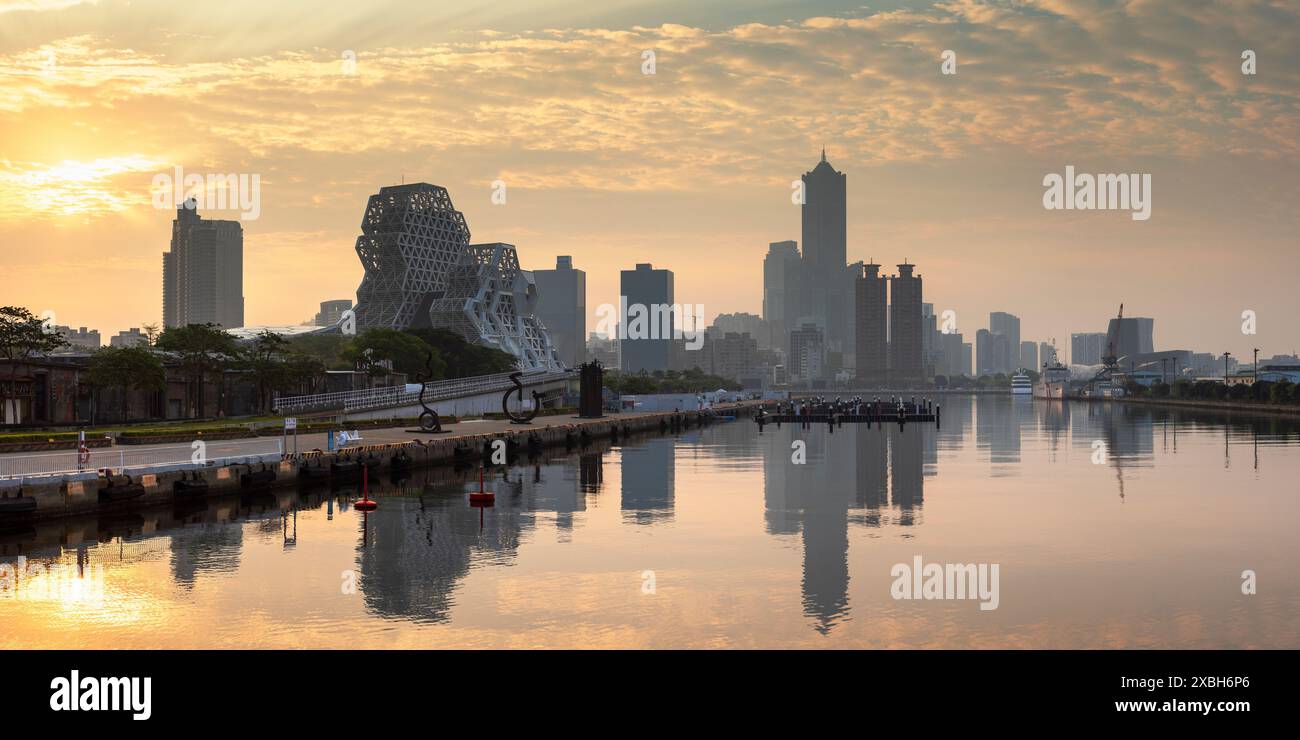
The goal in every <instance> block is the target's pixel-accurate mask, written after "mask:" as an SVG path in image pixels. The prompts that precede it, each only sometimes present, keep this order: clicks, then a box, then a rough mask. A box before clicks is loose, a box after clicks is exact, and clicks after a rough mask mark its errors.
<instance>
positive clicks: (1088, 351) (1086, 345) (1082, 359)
mask: <svg viewBox="0 0 1300 740" xmlns="http://www.w3.org/2000/svg"><path fill="white" fill-rule="evenodd" d="M1105 350H1106V333H1105V332H1100V331H1093V332H1080V333H1076V334H1071V335H1070V362H1071V363H1073V364H1075V365H1100V364H1101V356H1102V353H1103V352H1105Z"/></svg>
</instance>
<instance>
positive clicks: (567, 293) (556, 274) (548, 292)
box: [533, 255, 587, 367]
mask: <svg viewBox="0 0 1300 740" xmlns="http://www.w3.org/2000/svg"><path fill="white" fill-rule="evenodd" d="M533 279H534V280H536V281H537V293H538V297H537V318H538V319H540V320H541V322H542V324H543V325H545V326H546V328H547V329H548V330H549V331H550V334H551V341H552V342H554V344H555V351H556V352H558V353H559V355H560V359H561V360H562V361H563V362H564V364H565V365H568V366H569V367H577V366H578V365H581V364H582V363H583V362H585V361H586V358H587V347H586V337H587V273H585V272H583V271H582V270H578V269H575V268H574V267H573V258H572V257H570V256H567V255H562V256H559V257H556V258H555V269H554V270H533Z"/></svg>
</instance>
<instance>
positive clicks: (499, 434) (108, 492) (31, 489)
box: [0, 401, 762, 527]
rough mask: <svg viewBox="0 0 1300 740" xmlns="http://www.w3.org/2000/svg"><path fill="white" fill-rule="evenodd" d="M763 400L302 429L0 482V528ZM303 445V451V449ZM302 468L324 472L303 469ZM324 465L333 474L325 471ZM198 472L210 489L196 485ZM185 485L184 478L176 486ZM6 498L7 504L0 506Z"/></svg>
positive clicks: (734, 409)
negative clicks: (436, 425)
mask: <svg viewBox="0 0 1300 740" xmlns="http://www.w3.org/2000/svg"><path fill="white" fill-rule="evenodd" d="M760 405H762V404H761V402H759V401H745V402H740V403H734V404H721V405H718V406H715V407H714V408H713V409H710V410H707V411H683V412H662V413H656V412H645V413H636V412H633V413H620V414H611V415H608V416H605V417H602V418H599V419H582V418H579V417H577V416H575V415H564V416H545V417H539V418H537V419H535V420H534V422H533V423H532V424H512V423H511V422H509V421H508V420H484V421H463V422H459V423H457V424H455V425H454V427H453V428H451V429H449V430H447V432H446V433H444V434H437V435H431V434H427V433H424V432H420V431H413V430H409V429H401V428H395V429H366V430H365V431H364V433H363V440H362V442H363V443H362V444H360V445H356V446H351V447H346V448H343V449H341V450H336V451H334V452H327V451H325V450H324V449H323V448H324V447H325V446H326V437H325V435H324V434H310V435H303V436H302V437H300V438H299V439H298V445H299V447H298V449H299V452H297V453H287V454H284V455H272V456H261V457H250V458H248V459H247V460H245V461H241V462H238V463H232V464H223V465H220V466H217V465H206V466H205V465H184V466H182V465H169V466H160V467H159V468H157V469H152V470H150V469H146V470H144V471H138V470H133V471H131V475H129V476H127V475H112V476H104V475H101V474H99V473H96V472H87V473H79V474H75V475H67V476H57V477H54V476H51V477H49V478H48V479H41V478H29V479H26V480H23V481H22V482H21V483H19V482H18V481H5V482H4V483H3V484H0V527H2V526H4V525H5V524H9V523H15V522H30V521H38V520H44V519H51V518H57V517H64V516H76V515H82V514H93V513H99V512H105V511H114V510H123V509H132V508H136V507H142V506H152V505H159V504H167V503H170V502H174V501H184V500H187V499H198V498H203V497H206V496H212V495H219V494H226V493H230V492H237V491H240V490H244V491H247V490H253V489H269V488H274V487H276V486H282V485H291V484H295V483H297V481H298V480H299V478H300V477H307V478H309V479H310V478H312V477H317V478H318V479H329V478H339V479H343V480H360V470H359V467H358V466H359V465H365V466H367V467H369V468H370V470H371V475H374V474H375V473H377V472H379V471H391V470H392V469H393V468H394V462H393V460H394V458H398V462H397V465H398V466H399V467H402V468H415V467H427V466H436V465H453V464H465V465H479V464H482V463H483V462H484V461H485V460H486V461H488V464H491V457H490V454H491V452H492V451H493V449H494V446H493V442H494V441H496V440H504V441H505V443H506V444H505V450H506V452H507V455H508V456H509V459H510V460H511V461H513V460H514V459H515V457H516V456H517V455H529V454H537V453H540V451H541V450H543V449H547V448H567V449H574V450H578V449H582V448H583V447H588V446H591V445H593V444H594V443H595V442H596V441H601V442H603V441H610V442H619V441H621V440H626V439H627V437H628V436H629V435H633V434H637V433H661V434H663V433H669V432H677V431H680V430H682V429H689V428H692V427H697V426H701V425H705V424H709V423H712V422H713V421H714V420H715V417H716V416H721V415H731V416H746V415H749V414H751V413H753V411H754V410H755V409H757V408H758V407H759V406H760ZM304 450H305V451H304ZM303 468H324V469H325V471H321V472H320V473H304V472H303V470H302V469H303ZM326 471H330V472H328V473H327V472H326ZM196 474H197V476H198V477H199V478H200V479H201V480H202V481H203V482H205V483H206V484H207V485H206V486H202V485H198V486H196V485H194V481H195V477H196ZM182 481H187V483H181V485H179V486H178V485H177V483H178V482H182ZM16 498H17V499H28V498H30V499H33V500H35V503H36V506H35V508H34V509H33V510H30V511H22V510H21V509H23V508H29V506H14V505H13V501H14V499H16ZM6 502H10V503H8V504H7V503H6Z"/></svg>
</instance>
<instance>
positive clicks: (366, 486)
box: [353, 465, 379, 511]
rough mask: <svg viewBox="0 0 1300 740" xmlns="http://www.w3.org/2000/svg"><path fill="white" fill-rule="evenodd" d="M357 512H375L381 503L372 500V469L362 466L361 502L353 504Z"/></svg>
mask: <svg viewBox="0 0 1300 740" xmlns="http://www.w3.org/2000/svg"><path fill="white" fill-rule="evenodd" d="M353 507H354V508H356V510H357V511H374V510H375V509H378V508H379V502H377V501H371V500H370V468H367V467H366V466H365V465H362V466H361V500H360V501H358V502H356V503H355V504H353Z"/></svg>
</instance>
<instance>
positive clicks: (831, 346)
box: [800, 150, 852, 352]
mask: <svg viewBox="0 0 1300 740" xmlns="http://www.w3.org/2000/svg"><path fill="white" fill-rule="evenodd" d="M803 185H804V202H803V205H802V212H801V215H802V221H803V295H802V296H801V300H802V303H803V306H804V308H803V311H802V314H803V315H801V316H800V323H803V322H805V321H811V322H812V323H815V324H817V325H818V326H820V327H822V328H823V329H824V330H825V333H826V335H825V342H826V348H827V350H828V351H829V352H843V351H845V349H846V348H847V346H848V333H849V329H850V326H851V323H850V322H851V316H850V312H851V310H852V306H851V303H852V301H851V299H850V296H849V294H848V290H849V287H850V283H849V280H848V277H847V276H846V272H845V269H844V268H845V261H846V256H845V255H846V252H847V247H846V234H847V221H846V214H847V189H846V185H845V176H844V174H843V173H842V172H837V171H836V170H835V168H834V167H831V165H830V163H829V162H827V161H826V152H825V150H823V151H822V159H821V161H820V162H818V163H817V166H816V167H814V168H813V169H812V171H811V172H806V173H804V175H803Z"/></svg>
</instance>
